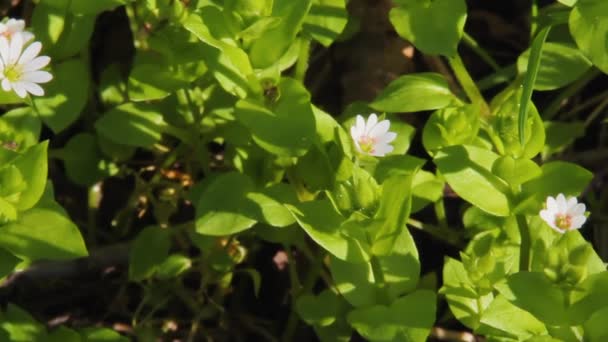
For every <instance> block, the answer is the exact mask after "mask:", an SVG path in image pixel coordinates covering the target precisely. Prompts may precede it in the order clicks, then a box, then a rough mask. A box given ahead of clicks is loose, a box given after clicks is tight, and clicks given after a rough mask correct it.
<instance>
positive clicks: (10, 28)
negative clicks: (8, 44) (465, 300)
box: [0, 18, 34, 42]
mask: <svg viewBox="0 0 608 342" xmlns="http://www.w3.org/2000/svg"><path fill="white" fill-rule="evenodd" d="M24 29H25V21H24V20H21V19H12V18H11V19H9V20H8V21H7V22H5V23H0V36H4V37H6V39H8V40H10V39H11V38H12V37H13V35H14V34H15V33H21V34H22V38H23V41H25V42H29V41H30V40H31V39H33V38H34V35H33V34H32V33H30V32H27V31H24Z"/></svg>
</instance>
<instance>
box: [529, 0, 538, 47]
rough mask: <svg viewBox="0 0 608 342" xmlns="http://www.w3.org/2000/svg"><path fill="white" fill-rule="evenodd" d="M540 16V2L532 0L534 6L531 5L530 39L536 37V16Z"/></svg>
mask: <svg viewBox="0 0 608 342" xmlns="http://www.w3.org/2000/svg"><path fill="white" fill-rule="evenodd" d="M537 17H538V2H537V0H532V6H531V7H530V39H533V38H534V34H535V33H536V28H537V26H538V25H537V24H536V18H537Z"/></svg>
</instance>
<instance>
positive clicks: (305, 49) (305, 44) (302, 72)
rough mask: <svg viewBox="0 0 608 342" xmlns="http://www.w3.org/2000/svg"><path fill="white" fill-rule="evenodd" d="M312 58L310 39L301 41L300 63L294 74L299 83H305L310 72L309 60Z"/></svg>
mask: <svg viewBox="0 0 608 342" xmlns="http://www.w3.org/2000/svg"><path fill="white" fill-rule="evenodd" d="M309 57H310V39H306V38H304V39H302V40H301V41H300V54H299V55H298V62H297V64H296V69H295V72H294V75H293V76H294V78H295V79H296V80H298V81H301V82H304V77H306V70H308V58H309Z"/></svg>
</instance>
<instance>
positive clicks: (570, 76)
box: [517, 42, 591, 90]
mask: <svg viewBox="0 0 608 342" xmlns="http://www.w3.org/2000/svg"><path fill="white" fill-rule="evenodd" d="M542 49H543V51H542V54H541V56H540V61H539V65H538V66H537V67H538V73H537V75H536V82H534V90H553V89H557V88H561V87H563V86H566V85H568V84H569V83H571V82H574V81H576V80H577V79H578V78H579V77H581V76H582V75H583V74H584V73H585V71H587V70H589V68H590V67H591V62H590V61H589V60H588V59H587V57H585V55H584V54H583V53H582V52H581V51H580V50H579V49H576V48H574V47H573V46H571V45H569V44H564V43H551V42H547V43H545V44H544V45H543V48H542ZM530 54H531V53H530V50H526V51H525V52H524V53H523V54H521V56H519V58H518V59H517V72H518V73H519V74H524V73H526V70H527V69H528V63H530V62H529V60H530Z"/></svg>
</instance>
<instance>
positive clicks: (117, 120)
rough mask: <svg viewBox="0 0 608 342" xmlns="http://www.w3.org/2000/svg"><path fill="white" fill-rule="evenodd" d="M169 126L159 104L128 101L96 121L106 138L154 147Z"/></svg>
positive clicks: (96, 127) (137, 145) (126, 143)
mask: <svg viewBox="0 0 608 342" xmlns="http://www.w3.org/2000/svg"><path fill="white" fill-rule="evenodd" d="M166 127H167V123H165V121H164V119H163V115H162V114H161V113H160V112H158V106H156V105H153V104H146V103H126V104H123V105H120V106H118V107H115V108H113V109H110V110H109V111H107V112H106V113H104V115H103V116H102V117H101V118H99V119H98V120H97V122H95V129H96V130H97V132H98V133H99V134H101V135H103V136H104V137H105V138H107V139H109V140H111V141H113V142H115V143H118V144H123V145H128V146H134V147H144V148H152V147H153V146H154V144H156V143H158V142H159V141H160V139H161V134H162V132H163V131H164V130H165V128H166Z"/></svg>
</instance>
